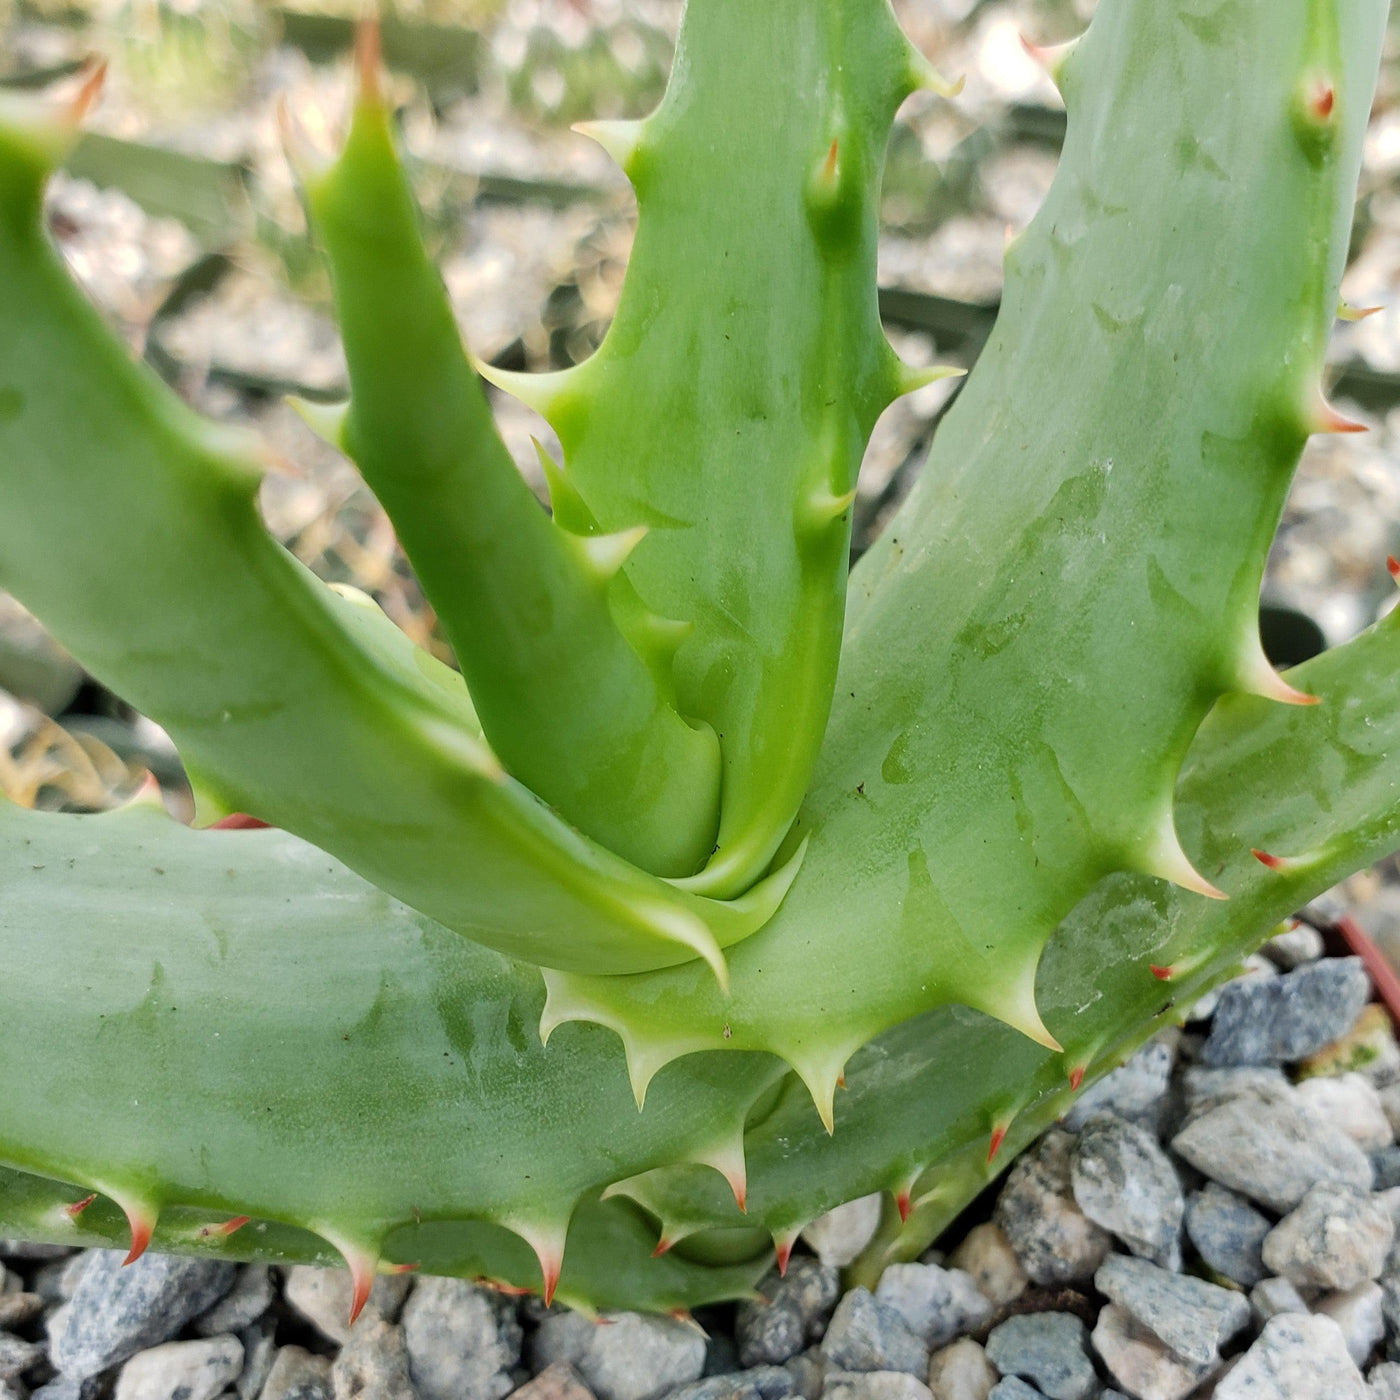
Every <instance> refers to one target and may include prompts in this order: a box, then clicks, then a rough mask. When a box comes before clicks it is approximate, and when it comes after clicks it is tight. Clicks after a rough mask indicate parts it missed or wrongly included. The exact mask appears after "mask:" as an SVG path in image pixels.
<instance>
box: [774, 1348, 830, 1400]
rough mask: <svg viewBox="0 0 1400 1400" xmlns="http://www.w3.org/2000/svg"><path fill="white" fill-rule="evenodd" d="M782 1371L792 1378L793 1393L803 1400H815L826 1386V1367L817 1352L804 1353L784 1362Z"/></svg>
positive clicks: (819, 1353)
mask: <svg viewBox="0 0 1400 1400" xmlns="http://www.w3.org/2000/svg"><path fill="white" fill-rule="evenodd" d="M783 1370H785V1371H786V1372H787V1373H788V1374H789V1375H790V1376H791V1377H792V1384H793V1393H794V1394H796V1395H800V1396H802V1398H803V1400H817V1397H818V1396H820V1395H821V1393H822V1387H823V1386H824V1385H825V1384H826V1365H825V1363H824V1362H823V1361H822V1356H821V1352H820V1351H819V1350H816V1349H813V1350H812V1351H804V1352H803V1353H802V1355H801V1356H794V1357H792V1358H791V1359H790V1360H788V1361H784V1362H783Z"/></svg>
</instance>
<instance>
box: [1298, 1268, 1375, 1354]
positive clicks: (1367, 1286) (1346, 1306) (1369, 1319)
mask: <svg viewBox="0 0 1400 1400" xmlns="http://www.w3.org/2000/svg"><path fill="white" fill-rule="evenodd" d="M1383 1296H1384V1294H1383V1292H1382V1290H1381V1286H1380V1284H1378V1283H1359V1284H1357V1285H1356V1287H1355V1288H1348V1289H1346V1290H1345V1291H1344V1292H1341V1293H1329V1294H1328V1295H1327V1296H1326V1297H1325V1298H1323V1299H1322V1300H1321V1301H1320V1302H1319V1303H1318V1304H1317V1306H1316V1309H1315V1311H1317V1312H1320V1313H1322V1314H1324V1315H1325V1316H1327V1317H1330V1318H1331V1319H1332V1321H1333V1322H1335V1323H1336V1324H1337V1326H1338V1327H1340V1328H1341V1329H1342V1336H1343V1337H1345V1338H1346V1344H1347V1351H1348V1353H1349V1354H1350V1356H1351V1359H1352V1360H1353V1361H1354V1362H1356V1364H1357V1365H1358V1366H1364V1365H1365V1364H1366V1360H1367V1358H1368V1357H1369V1356H1370V1355H1371V1353H1372V1352H1373V1351H1374V1350H1375V1349H1376V1347H1377V1346H1379V1345H1380V1342H1381V1340H1382V1339H1383V1338H1384V1336H1385V1316H1384V1313H1383V1311H1382V1306H1381V1304H1382V1298H1383Z"/></svg>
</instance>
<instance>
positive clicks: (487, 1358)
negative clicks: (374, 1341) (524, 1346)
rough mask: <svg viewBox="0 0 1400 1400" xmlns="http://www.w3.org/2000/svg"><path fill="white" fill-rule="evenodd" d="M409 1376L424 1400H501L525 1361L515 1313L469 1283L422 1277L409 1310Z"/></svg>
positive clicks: (405, 1317) (406, 1311) (504, 1301)
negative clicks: (512, 1374)
mask: <svg viewBox="0 0 1400 1400" xmlns="http://www.w3.org/2000/svg"><path fill="white" fill-rule="evenodd" d="M403 1334H404V1343H405V1345H406V1346H407V1347H408V1367H409V1373H410V1374H411V1375H412V1377H413V1384H414V1385H415V1387H417V1390H418V1394H419V1395H420V1396H421V1397H422V1400H501V1397H502V1396H504V1395H508V1394H509V1393H510V1391H511V1389H512V1386H513V1382H512V1380H511V1377H510V1376H509V1374H508V1372H509V1371H510V1368H511V1367H512V1366H514V1365H516V1364H517V1363H518V1362H519V1360H520V1343H521V1332H520V1323H519V1322H518V1321H516V1317H515V1309H514V1308H512V1307H511V1305H510V1303H509V1301H508V1300H507V1299H506V1298H504V1297H502V1296H501V1295H500V1294H498V1293H493V1292H489V1291H488V1290H486V1289H483V1288H477V1287H474V1286H473V1285H472V1284H470V1283H468V1282H466V1281H465V1280H464V1279H455V1278H422V1279H419V1281H418V1283H417V1286H416V1287H415V1288H414V1290H413V1293H412V1295H411V1296H410V1297H409V1300H408V1302H407V1303H406V1304H405V1305H404V1309H403Z"/></svg>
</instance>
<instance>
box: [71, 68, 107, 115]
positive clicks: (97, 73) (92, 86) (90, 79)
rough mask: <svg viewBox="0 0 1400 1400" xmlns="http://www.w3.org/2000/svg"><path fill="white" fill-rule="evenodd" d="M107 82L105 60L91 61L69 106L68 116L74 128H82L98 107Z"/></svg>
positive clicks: (83, 70) (84, 70) (83, 72)
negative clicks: (88, 115)
mask: <svg viewBox="0 0 1400 1400" xmlns="http://www.w3.org/2000/svg"><path fill="white" fill-rule="evenodd" d="M106 81H107V64H106V61H105V60H104V59H89V60H88V62H87V63H86V64H85V65H84V67H83V69H82V81H81V82H80V83H79V85H78V90H77V91H76V92H75V93H74V94H73V100H72V101H71V102H70V103H69V104H68V111H67V113H66V116H67V118H68V120H69V121H70V122H71V123H72V124H73V125H74V126H80V125H81V124H82V122H83V121H84V120H85V119H86V117H87V114H88V113H89V112H91V111H92V109H93V108H94V107H95V106H97V99H98V98H99V97H101V96H102V87H103V84H104V83H106Z"/></svg>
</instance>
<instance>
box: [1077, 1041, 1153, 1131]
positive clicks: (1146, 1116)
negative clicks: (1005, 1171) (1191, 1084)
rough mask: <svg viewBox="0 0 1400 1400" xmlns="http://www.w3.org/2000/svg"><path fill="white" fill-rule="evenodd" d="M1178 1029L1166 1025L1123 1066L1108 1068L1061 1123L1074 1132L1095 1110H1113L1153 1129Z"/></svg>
mask: <svg viewBox="0 0 1400 1400" xmlns="http://www.w3.org/2000/svg"><path fill="white" fill-rule="evenodd" d="M1180 1041H1181V1032H1180V1031H1179V1030H1177V1029H1176V1027H1175V1026H1171V1027H1169V1028H1168V1029H1167V1030H1165V1031H1162V1032H1161V1033H1160V1034H1158V1035H1157V1036H1155V1037H1154V1038H1153V1039H1151V1040H1149V1041H1148V1042H1147V1044H1146V1045H1144V1046H1143V1047H1142V1048H1141V1049H1140V1050H1138V1051H1137V1053H1136V1054H1135V1055H1133V1056H1132V1058H1131V1059H1129V1061H1128V1062H1127V1064H1125V1065H1120V1066H1119V1067H1118V1068H1117V1069H1115V1070H1110V1071H1109V1072H1108V1073H1107V1074H1106V1075H1104V1077H1103V1078H1102V1079H1099V1080H1096V1081H1095V1082H1094V1083H1093V1084H1091V1085H1089V1087H1088V1088H1087V1089H1085V1090H1084V1092H1083V1093H1082V1094H1080V1096H1079V1098H1078V1099H1077V1100H1076V1102H1075V1104H1074V1107H1073V1108H1071V1109H1070V1111H1069V1112H1068V1113H1067V1114H1065V1118H1064V1124H1065V1127H1066V1128H1068V1129H1069V1131H1070V1132H1072V1133H1077V1132H1078V1131H1079V1130H1080V1129H1081V1128H1082V1127H1083V1126H1084V1124H1085V1123H1087V1122H1088V1121H1089V1119H1090V1118H1092V1117H1093V1116H1094V1114H1096V1113H1113V1114H1116V1115H1117V1116H1118V1117H1119V1118H1124V1119H1126V1120H1127V1121H1128V1122H1129V1123H1136V1124H1137V1125H1138V1126H1139V1127H1140V1128H1146V1129H1148V1130H1149V1131H1150V1132H1154V1133H1155V1132H1156V1131H1157V1130H1158V1129H1159V1128H1160V1126H1161V1119H1162V1109H1163V1105H1164V1103H1165V1100H1166V1096H1167V1088H1168V1086H1169V1084H1170V1083H1171V1074H1172V1067H1173V1066H1174V1065H1175V1064H1176V1053H1177V1046H1178V1045H1179V1044H1180Z"/></svg>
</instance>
